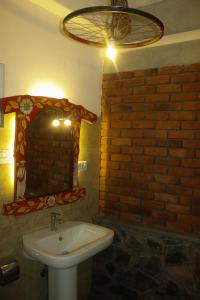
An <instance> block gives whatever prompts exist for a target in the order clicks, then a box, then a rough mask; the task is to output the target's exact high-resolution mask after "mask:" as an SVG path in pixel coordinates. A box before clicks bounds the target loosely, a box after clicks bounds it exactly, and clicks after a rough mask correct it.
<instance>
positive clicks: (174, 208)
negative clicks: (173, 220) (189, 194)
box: [166, 204, 190, 214]
mask: <svg viewBox="0 0 200 300" xmlns="http://www.w3.org/2000/svg"><path fill="white" fill-rule="evenodd" d="M166 209H167V210H168V211H171V212H175V213H179V214H187V213H189V212H190V206H183V205H178V204H166Z"/></svg>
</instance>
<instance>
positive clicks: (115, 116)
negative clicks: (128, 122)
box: [110, 113, 123, 121]
mask: <svg viewBox="0 0 200 300" xmlns="http://www.w3.org/2000/svg"><path fill="white" fill-rule="evenodd" d="M122 118H123V113H113V114H111V115H110V120H111V121H112V120H121V119H122Z"/></svg>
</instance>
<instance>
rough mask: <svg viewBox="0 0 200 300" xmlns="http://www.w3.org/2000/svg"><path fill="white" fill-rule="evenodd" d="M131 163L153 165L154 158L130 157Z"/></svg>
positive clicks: (144, 156) (143, 156)
mask: <svg viewBox="0 0 200 300" xmlns="http://www.w3.org/2000/svg"><path fill="white" fill-rule="evenodd" d="M132 161H133V162H135V163H139V164H143V165H148V164H153V163H154V157H151V156H146V155H135V156H133V157H132Z"/></svg>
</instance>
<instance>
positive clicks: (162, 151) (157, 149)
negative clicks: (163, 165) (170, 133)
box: [144, 147, 167, 156]
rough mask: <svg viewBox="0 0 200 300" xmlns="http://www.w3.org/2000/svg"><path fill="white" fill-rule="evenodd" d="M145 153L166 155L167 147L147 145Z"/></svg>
mask: <svg viewBox="0 0 200 300" xmlns="http://www.w3.org/2000/svg"><path fill="white" fill-rule="evenodd" d="M144 154H146V155H153V156H166V155H167V149H166V148H161V147H145V148H144Z"/></svg>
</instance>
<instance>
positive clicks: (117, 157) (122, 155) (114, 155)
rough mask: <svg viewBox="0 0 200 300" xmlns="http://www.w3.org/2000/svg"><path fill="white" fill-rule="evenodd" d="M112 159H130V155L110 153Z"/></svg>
mask: <svg viewBox="0 0 200 300" xmlns="http://www.w3.org/2000/svg"><path fill="white" fill-rule="evenodd" d="M111 160H112V161H119V162H121V161H131V155H125V154H112V155H111Z"/></svg>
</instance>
